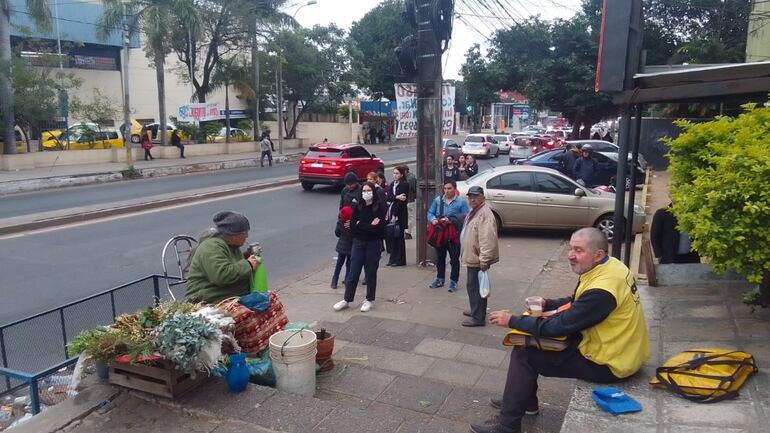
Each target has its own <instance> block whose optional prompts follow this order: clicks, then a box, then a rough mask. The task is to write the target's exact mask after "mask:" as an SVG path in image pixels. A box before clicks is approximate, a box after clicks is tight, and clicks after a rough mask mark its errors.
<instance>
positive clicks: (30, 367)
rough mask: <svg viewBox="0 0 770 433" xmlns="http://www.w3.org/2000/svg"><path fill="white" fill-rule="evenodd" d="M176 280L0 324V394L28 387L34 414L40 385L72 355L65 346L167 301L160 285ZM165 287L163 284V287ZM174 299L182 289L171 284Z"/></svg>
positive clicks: (154, 278)
mask: <svg viewBox="0 0 770 433" xmlns="http://www.w3.org/2000/svg"><path fill="white" fill-rule="evenodd" d="M165 279H168V280H170V281H174V282H177V281H178V280H179V278H177V277H164V276H162V275H149V276H146V277H144V278H141V279H138V280H136V281H132V282H130V283H127V284H123V285H121V286H118V287H115V288H112V289H109V290H106V291H104V292H101V293H97V294H95V295H92V296H89V297H87V298H84V299H80V300H78V301H75V302H71V303H69V304H66V305H62V306H61V307H58V308H54V309H52V310H48V311H45V312H42V313H38V314H35V315H33V316H30V317H27V318H24V319H21V320H17V321H15V322H12V323H9V324H7V325H3V326H0V360H1V361H2V367H0V376H3V377H0V395H2V394H5V393H7V392H11V391H15V390H18V389H19V388H21V387H23V386H28V387H29V396H30V404H31V406H32V413H33V414H37V413H38V412H39V411H40V392H41V388H42V387H41V385H45V383H46V378H48V377H50V376H52V375H54V374H55V373H56V372H57V371H59V370H61V369H62V368H65V367H67V366H70V365H72V364H74V363H75V362H76V361H77V357H73V354H71V353H69V351H68V350H67V342H68V341H70V340H72V339H73V338H74V337H75V336H77V335H78V334H79V333H80V332H81V331H83V330H86V329H92V328H96V327H98V326H105V325H109V324H111V323H113V322H114V320H115V318H116V317H117V316H119V315H121V314H124V313H133V312H136V311H137V310H141V309H144V308H147V307H151V306H153V305H155V304H157V302H159V301H160V300H165V299H167V298H170V296H169V295H168V292H167V290H166V289H165V287H163V288H162V289H161V281H163V282H165ZM163 286H165V284H163ZM172 290H174V291H175V295H177V297H179V296H180V295H181V294H182V293H176V292H182V291H183V287H182V286H179V285H177V287H176V288H175V289H172Z"/></svg>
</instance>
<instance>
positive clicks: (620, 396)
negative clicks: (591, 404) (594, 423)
mask: <svg viewBox="0 0 770 433" xmlns="http://www.w3.org/2000/svg"><path fill="white" fill-rule="evenodd" d="M591 397H592V398H593V399H594V401H595V402H596V405H597V406H599V407H600V408H601V409H602V410H604V411H605V412H609V413H611V414H612V415H613V416H618V415H620V414H622V413H632V412H639V411H641V410H642V405H641V404H639V402H638V401H636V400H634V399H633V398H631V397H629V396H628V395H626V393H625V392H623V390H620V389H618V388H613V387H611V386H600V387H598V388H596V389H594V390H593V392H592V393H591Z"/></svg>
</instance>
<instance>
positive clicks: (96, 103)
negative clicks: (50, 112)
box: [70, 88, 121, 149]
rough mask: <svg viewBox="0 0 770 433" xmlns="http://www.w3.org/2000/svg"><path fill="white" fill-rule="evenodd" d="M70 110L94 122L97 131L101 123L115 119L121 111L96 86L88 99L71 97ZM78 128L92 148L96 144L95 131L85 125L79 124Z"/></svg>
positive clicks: (100, 127)
mask: <svg viewBox="0 0 770 433" xmlns="http://www.w3.org/2000/svg"><path fill="white" fill-rule="evenodd" d="M70 110H71V111H72V114H74V115H75V116H77V117H80V118H81V119H85V120H87V121H88V122H89V123H94V124H96V129H97V131H98V132H101V131H102V126H103V125H105V124H107V123H109V122H111V121H113V120H115V119H117V118H118V117H119V116H120V112H121V110H120V107H119V106H118V105H116V103H115V101H113V100H112V99H111V98H109V97H107V96H104V95H103V94H102V92H101V91H100V90H99V89H97V88H94V89H93V92H92V94H91V98H90V99H88V100H81V99H78V98H73V100H72V102H71V103H70ZM80 129H81V132H82V133H83V137H84V139H85V141H87V142H88V143H89V144H90V145H91V148H92V149H93V147H94V145H95V144H96V143H95V138H96V136H97V134H96V133H95V132H97V131H93V130H91V128H90V127H87V126H81V128H80Z"/></svg>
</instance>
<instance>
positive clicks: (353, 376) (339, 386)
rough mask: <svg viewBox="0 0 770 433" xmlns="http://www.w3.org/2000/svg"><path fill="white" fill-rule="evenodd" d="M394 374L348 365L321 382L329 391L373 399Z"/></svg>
mask: <svg viewBox="0 0 770 433" xmlns="http://www.w3.org/2000/svg"><path fill="white" fill-rule="evenodd" d="M394 378H395V376H392V375H390V374H385V373H380V372H378V371H374V370H370V369H363V368H360V367H354V366H348V367H347V368H346V369H345V371H343V372H342V373H341V374H339V375H337V376H333V378H332V379H331V380H330V381H328V382H327V383H324V384H323V388H324V389H326V390H329V391H334V392H339V393H343V394H348V395H352V396H356V397H361V398H365V399H368V400H375V399H376V398H377V396H379V395H380V394H381V393H382V391H384V390H385V388H387V387H388V385H389V384H390V383H391V382H392V381H393V379H394Z"/></svg>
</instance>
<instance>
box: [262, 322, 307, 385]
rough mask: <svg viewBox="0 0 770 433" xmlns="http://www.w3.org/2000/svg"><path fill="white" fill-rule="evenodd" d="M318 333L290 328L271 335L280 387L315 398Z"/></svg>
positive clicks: (276, 376)
mask: <svg viewBox="0 0 770 433" xmlns="http://www.w3.org/2000/svg"><path fill="white" fill-rule="evenodd" d="M315 355H316V335H315V332H313V331H310V330H307V329H302V330H289V331H280V332H276V333H275V334H273V335H272V336H271V337H270V359H271V360H272V361H273V371H274V372H275V382H276V388H278V389H279V390H281V391H286V392H291V393H294V394H300V395H306V396H309V397H312V396H313V395H314V394H315Z"/></svg>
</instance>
